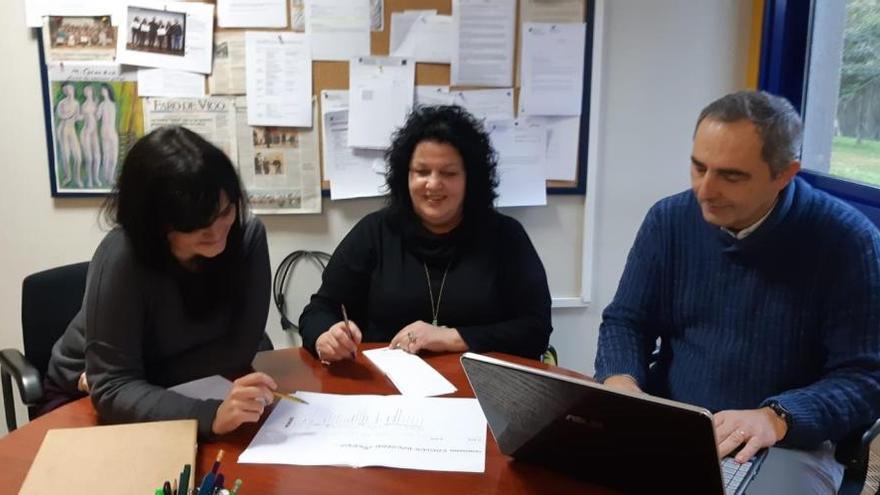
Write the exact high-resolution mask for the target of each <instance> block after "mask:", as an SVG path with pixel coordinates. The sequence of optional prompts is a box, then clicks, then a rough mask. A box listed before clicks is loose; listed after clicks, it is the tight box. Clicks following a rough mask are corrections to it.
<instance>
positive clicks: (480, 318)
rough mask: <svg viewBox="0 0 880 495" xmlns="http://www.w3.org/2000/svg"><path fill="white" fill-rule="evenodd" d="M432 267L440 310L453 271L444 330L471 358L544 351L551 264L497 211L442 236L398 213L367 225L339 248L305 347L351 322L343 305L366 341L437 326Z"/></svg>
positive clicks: (314, 303) (315, 299)
mask: <svg viewBox="0 0 880 495" xmlns="http://www.w3.org/2000/svg"><path fill="white" fill-rule="evenodd" d="M477 223H479V225H477ZM426 267H427V269H428V272H429V274H430V283H431V287H432V291H433V294H434V301H435V303H436V301H437V298H438V295H439V294H440V286H441V283H442V280H443V274H444V272H446V271H447V267H448V273H446V283H445V287H444V288H443V291H442V296H441V297H440V306H439V312H438V315H437V316H438V324H439V325H441V326H447V327H452V328H456V329H457V330H458V332H459V334H461V337H462V339H463V340H464V341H465V343H466V344H467V345H468V348H469V350H471V351H473V352H489V351H499V352H506V353H509V354H516V355H519V356H524V357H529V358H538V357H539V356H540V355H541V353H543V352H544V350H545V349H546V347H547V343H548V340H549V338H550V332H551V330H552V328H551V325H550V291H549V289H548V287H547V276H546V274H545V272H544V266H543V265H542V264H541V260H540V259H539V258H538V253H537V252H536V251H535V248H534V247H533V246H532V243H531V241H530V240H529V237H528V235H527V234H526V232H525V230H524V229H523V228H522V226H521V225H520V224H519V222H517V221H516V220H514V219H513V218H510V217H508V216H505V215H502V214H500V213H497V212H494V211H492V212H490V213H489V214H488V215H487V216H486V217H485V218H484V219H481V220H480V221H479V222H476V221H475V222H471V223H467V222H464V223H462V225H460V226H459V227H457V228H456V229H454V230H453V231H452V232H449V233H448V234H442V235H437V234H433V233H431V232H429V231H427V230H425V229H424V228H423V227H422V226H421V224H420V223H419V222H418V221H416V220H415V219H414V217H412V216H409V215H393V214H392V213H391V212H390V211H389V210H388V209H383V210H380V211H378V212H375V213H371V214H369V215H367V216H366V217H364V218H363V219H362V220H361V221H360V222H358V224H357V225H355V227H354V228H353V229H352V230H351V232H349V233H348V235H347V236H346V237H345V238H344V239H343V240H342V242H341V243H340V244H339V246H338V247H337V248H336V251H335V252H334V253H333V257H332V259H331V260H330V263H329V264H328V265H327V268H326V270H325V271H324V275H323V282H322V284H321V288H320V289H318V292H317V293H316V294H314V295H313V296H312V299H311V302H310V303H309V304H308V305H307V306H306V307H305V309H304V310H303V313H302V315H301V316H300V333H301V334H302V337H303V345H304V346H305V347H306V348H308V349H309V350H310V351H311V352H313V353H314V352H315V340H317V338H318V336H319V335H321V334H322V333H324V332H325V331H327V329H329V328H330V326H332V325H333V324H334V323H336V322H338V321H340V320H341V319H342V312H341V310H340V304H345V307H346V310H347V311H348V313H349V317H350V318H351V319H353V320H354V321H355V323H357V325H358V327H360V329H361V331H362V332H363V334H364V341H365V342H388V341H390V340H391V339H392V337H394V335H395V334H397V332H399V331H400V329H402V328H403V327H405V326H406V325H409V324H410V323H412V322H414V321H417V320H423V321H426V322H428V323H430V322H431V320H432V317H433V315H432V310H431V300H430V296H429V291H428V278H429V277H427V276H426V275H425V268H426Z"/></svg>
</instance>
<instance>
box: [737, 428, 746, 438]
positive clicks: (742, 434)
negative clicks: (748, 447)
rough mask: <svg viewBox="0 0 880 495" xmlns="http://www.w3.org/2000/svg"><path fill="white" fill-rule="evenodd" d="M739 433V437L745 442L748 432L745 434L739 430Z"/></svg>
mask: <svg viewBox="0 0 880 495" xmlns="http://www.w3.org/2000/svg"><path fill="white" fill-rule="evenodd" d="M737 433H738V434H739V436H740V437H741V438H742V439H743V440H745V438H746V432H745V431H744V430H739V431H738V432H737Z"/></svg>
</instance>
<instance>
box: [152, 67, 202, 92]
mask: <svg viewBox="0 0 880 495" xmlns="http://www.w3.org/2000/svg"><path fill="white" fill-rule="evenodd" d="M138 96H141V97H143V96H164V97H167V98H201V97H203V96H205V75H204V74H197V73H195V72H186V71H182V70H172V69H139V70H138Z"/></svg>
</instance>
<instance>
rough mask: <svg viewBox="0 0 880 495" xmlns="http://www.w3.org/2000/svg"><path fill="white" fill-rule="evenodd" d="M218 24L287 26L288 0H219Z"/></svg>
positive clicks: (223, 26) (229, 25)
mask: <svg viewBox="0 0 880 495" xmlns="http://www.w3.org/2000/svg"><path fill="white" fill-rule="evenodd" d="M217 26H218V27H222V28H234V27H264V28H283V27H287V0H217Z"/></svg>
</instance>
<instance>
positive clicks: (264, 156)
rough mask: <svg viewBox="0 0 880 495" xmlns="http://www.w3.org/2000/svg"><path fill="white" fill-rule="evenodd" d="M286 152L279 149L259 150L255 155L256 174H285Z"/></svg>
mask: <svg viewBox="0 0 880 495" xmlns="http://www.w3.org/2000/svg"><path fill="white" fill-rule="evenodd" d="M284 174H285V167H284V154H283V153H281V152H279V151H274V152H269V151H257V153H256V154H255V155H254V175H284Z"/></svg>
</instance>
